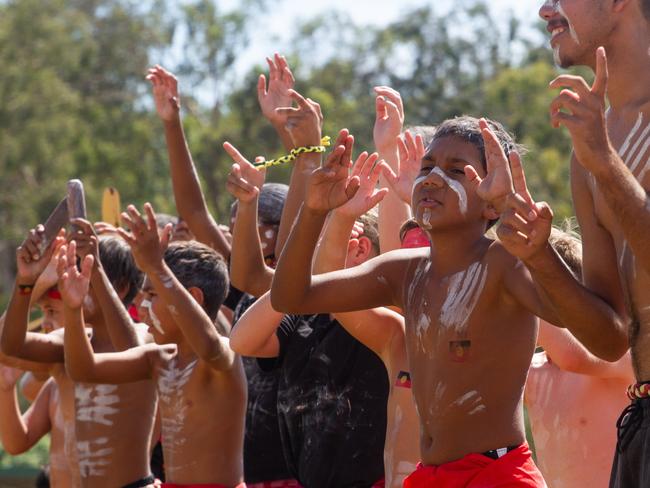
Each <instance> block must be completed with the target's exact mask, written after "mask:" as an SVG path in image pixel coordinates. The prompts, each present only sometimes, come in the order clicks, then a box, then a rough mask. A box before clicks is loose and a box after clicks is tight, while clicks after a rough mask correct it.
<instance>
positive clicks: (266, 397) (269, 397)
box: [231, 288, 292, 483]
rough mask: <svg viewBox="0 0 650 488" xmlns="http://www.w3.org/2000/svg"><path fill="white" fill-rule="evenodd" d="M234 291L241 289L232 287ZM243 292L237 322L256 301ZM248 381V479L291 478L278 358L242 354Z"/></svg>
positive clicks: (245, 442) (245, 454) (245, 471)
mask: <svg viewBox="0 0 650 488" xmlns="http://www.w3.org/2000/svg"><path fill="white" fill-rule="evenodd" d="M232 290H235V291H231V294H233V293H234V294H235V295H236V294H237V292H239V290H237V289H236V288H232ZM239 294H241V295H240V296H241V299H240V300H239V303H238V304H237V306H236V308H235V314H234V318H233V323H234V324H236V323H237V320H239V318H240V317H241V316H242V315H243V314H244V312H245V311H246V310H247V309H248V307H250V306H251V305H252V304H253V303H254V302H255V297H253V296H251V295H248V294H243V293H241V292H239ZM242 362H243V363H244V369H245V371H246V381H247V383H248V406H247V408H246V432H245V436H244V479H245V481H246V483H261V482H264V481H275V480H286V479H291V478H292V476H291V475H290V474H289V469H288V468H287V463H286V462H285V460H284V452H283V450H282V440H281V439H280V429H279V427H278V410H277V397H278V379H279V370H278V369H277V367H275V366H276V360H275V359H270V360H269V359H259V360H258V359H256V358H249V357H242Z"/></svg>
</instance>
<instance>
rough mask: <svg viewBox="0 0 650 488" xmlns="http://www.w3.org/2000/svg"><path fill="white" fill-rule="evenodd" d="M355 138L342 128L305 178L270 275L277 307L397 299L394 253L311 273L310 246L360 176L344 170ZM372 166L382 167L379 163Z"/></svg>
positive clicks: (351, 306) (347, 305)
mask: <svg viewBox="0 0 650 488" xmlns="http://www.w3.org/2000/svg"><path fill="white" fill-rule="evenodd" d="M353 140H354V139H353V138H352V137H351V136H349V135H348V133H347V131H342V132H341V135H340V137H339V141H338V142H337V145H336V147H335V148H334V150H333V151H332V153H331V154H330V155H329V156H328V158H327V161H326V163H325V164H324V166H323V167H322V168H319V169H318V170H316V171H314V172H313V174H312V176H311V178H310V180H309V188H308V190H307V192H306V197H305V203H304V204H303V207H302V209H301V211H300V214H299V216H298V221H297V223H296V225H295V226H294V228H293V230H292V232H291V235H290V238H289V241H288V243H287V247H286V249H285V250H284V252H283V253H282V255H281V257H280V261H279V262H278V266H277V268H276V272H275V276H274V279H273V286H272V288H271V298H272V301H273V307H274V308H275V309H276V310H279V311H282V312H285V313H322V312H330V313H334V312H347V311H352V310H363V309H367V308H373V307H377V306H381V305H393V304H398V305H399V304H400V303H401V293H400V290H401V285H402V284H401V283H400V282H399V278H398V277H401V276H402V274H401V273H402V272H403V269H404V264H405V263H404V262H401V263H400V262H399V259H391V258H394V257H395V256H389V257H387V258H386V257H384V256H381V257H380V258H377V259H375V260H371V261H368V262H366V263H364V264H362V265H360V266H355V267H354V268H352V269H349V270H342V271H336V272H333V273H327V274H324V275H319V276H315V277H312V275H311V263H312V258H313V254H314V248H315V246H316V242H317V240H318V237H319V235H320V232H321V230H322V227H323V224H324V222H325V218H326V216H327V213H328V212H329V211H330V210H332V209H335V208H338V207H340V206H342V205H343V204H345V203H346V202H347V201H349V200H350V199H351V198H352V197H353V196H354V195H355V193H356V192H357V190H358V189H359V185H360V183H359V176H353V177H350V176H349V175H348V169H349V167H350V166H351V162H350V155H351V152H352V145H353ZM339 142H342V144H339ZM373 171H376V172H379V171H381V164H378V165H377V166H376V167H375V168H374V169H373ZM384 193H385V190H380V191H378V192H376V193H375V194H374V195H373V196H372V197H370V202H369V207H373V206H374V205H375V204H376V203H377V202H378V201H379V200H380V199H381V198H382V196H383V194H384ZM406 254H408V253H405V254H404V255H406ZM406 261H408V259H407V260H406ZM400 265H402V271H400V268H399V266H400ZM393 280H394V282H393Z"/></svg>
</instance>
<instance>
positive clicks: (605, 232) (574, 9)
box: [500, 0, 650, 486]
mask: <svg viewBox="0 0 650 488" xmlns="http://www.w3.org/2000/svg"><path fill="white" fill-rule="evenodd" d="M540 16H541V17H542V18H543V19H544V20H545V21H546V22H547V24H548V31H549V32H550V33H551V35H552V37H551V46H552V47H553V51H554V53H555V59H556V62H557V63H558V64H559V65H560V66H562V67H569V66H576V65H585V66H589V67H590V68H591V69H592V70H594V71H595V73H596V76H595V81H594V84H593V85H592V86H589V85H588V84H587V83H586V82H585V81H584V80H583V79H582V78H580V77H574V76H568V75H564V76H560V77H559V78H557V79H556V80H554V81H553V82H551V88H554V89H562V88H563V90H562V91H561V92H560V94H559V95H558V97H557V98H556V99H555V100H554V101H553V103H552V105H551V121H552V123H553V125H554V126H555V127H559V126H564V127H566V128H567V129H568V131H569V133H570V134H571V138H572V140H573V149H574V154H573V158H572V162H571V186H572V194H573V201H574V205H575V209H576V215H577V217H578V223H579V224H580V228H581V231H582V236H583V243H584V246H583V271H584V273H583V280H582V281H583V283H584V286H583V285H582V284H581V283H579V282H577V281H576V280H575V279H573V278H572V276H571V275H570V273H568V272H567V270H566V267H565V266H564V265H563V264H562V263H560V262H559V261H558V259H557V257H556V256H555V254H554V253H553V252H552V250H551V247H550V246H549V245H548V242H547V239H548V235H549V232H550V219H549V215H548V212H546V215H541V214H540V215H539V217H541V218H539V217H538V218H534V215H533V218H527V217H526V215H525V212H524V214H523V215H522V214H521V213H520V214H519V215H517V214H516V212H515V211H514V209H511V210H510V211H508V212H507V214H504V220H503V223H504V226H503V227H504V228H503V231H500V236H501V239H502V241H503V242H504V245H505V246H507V247H508V248H509V250H510V251H511V252H513V253H514V254H515V255H517V256H518V257H520V259H522V260H523V261H524V262H525V263H526V266H527V267H528V269H529V270H530V272H531V274H532V275H533V278H534V279H535V281H536V282H537V284H538V286H540V287H541V288H542V289H543V290H544V292H545V294H546V295H547V297H548V299H549V300H550V301H551V302H552V304H553V307H554V309H555V310H556V313H557V315H558V317H559V319H561V321H562V322H563V323H564V324H565V325H566V326H567V327H568V328H569V329H570V330H571V332H572V333H573V335H574V336H575V337H576V338H577V339H578V340H579V341H580V342H582V343H583V344H584V345H585V346H586V347H587V348H588V349H589V350H590V351H591V352H592V353H594V354H595V355H597V356H599V357H601V358H603V359H606V360H609V361H615V360H618V359H619V358H620V357H621V356H623V354H625V352H626V351H627V349H628V347H629V348H630V349H631V354H632V362H633V366H634V371H635V377H636V381H637V382H638V384H637V385H636V386H635V387H634V388H631V389H630V395H631V397H633V398H634V400H633V402H632V405H630V407H628V409H626V410H625V411H624V412H623V414H622V415H621V419H620V422H619V424H620V426H621V428H620V430H619V443H618V449H617V457H616V459H615V461H614V466H613V470H612V478H611V486H650V470H648V469H646V465H647V459H648V453H649V452H650V430H648V428H647V426H648V425H650V424H649V423H648V422H650V400H648V399H647V397H648V389H647V386H644V384H645V383H646V382H648V381H650V354H648V352H647V351H648V350H649V345H650V333H649V332H650V330H649V327H650V307H649V305H650V291H649V290H650V247H649V246H648V242H650V234H649V232H650V231H649V229H650V209H649V207H648V205H647V199H648V197H647V189H648V188H649V185H650V175H648V171H647V170H648V169H649V168H650V166H648V162H649V159H650V158H649V156H650V153H648V149H649V148H650V144H649V141H650V138H649V133H650V126H649V125H648V118H649V117H650V88H648V87H650V63H648V48H649V46H650V2H648V1H647V0H622V1H616V2H612V1H599V2H590V1H583V0H576V1H569V0H548V1H546V2H545V3H544V4H543V5H542V7H541V9H540ZM603 47H604V49H603ZM606 97H607V98H608V99H609V104H610V108H609V110H607V111H606V109H605V107H606V103H605V102H606ZM533 233H534V234H533ZM617 278H620V279H617ZM591 298H596V299H597V300H598V302H597V307H598V309H600V310H601V311H603V312H606V313H609V314H610V316H611V320H609V321H608V322H609V324H608V325H606V326H605V327H600V326H597V325H596V324H592V325H591V326H585V327H578V328H576V326H575V325H576V322H579V321H581V320H582V315H583V312H584V311H585V310H586V308H585V306H584V303H583V299H591ZM626 315H627V317H629V319H630V320H629V325H628V323H627V320H626Z"/></svg>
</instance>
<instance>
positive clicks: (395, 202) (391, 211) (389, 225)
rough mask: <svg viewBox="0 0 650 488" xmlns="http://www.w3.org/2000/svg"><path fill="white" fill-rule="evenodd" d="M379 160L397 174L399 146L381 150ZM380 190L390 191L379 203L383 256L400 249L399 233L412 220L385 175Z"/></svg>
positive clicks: (380, 247)
mask: <svg viewBox="0 0 650 488" xmlns="http://www.w3.org/2000/svg"><path fill="white" fill-rule="evenodd" d="M379 159H380V160H382V159H383V160H384V161H385V162H386V164H388V166H389V167H390V168H391V169H392V170H393V171H395V172H397V168H398V161H399V154H398V150H397V144H395V146H394V147H390V148H384V149H382V150H380V151H379ZM379 188H388V190H389V191H388V194H387V195H386V196H385V197H384V199H383V200H382V201H381V202H379V218H378V226H379V249H380V251H381V253H382V254H383V253H385V252H388V251H393V250H394V249H400V247H401V242H400V240H399V231H400V228H401V227H402V224H404V222H406V221H407V220H408V219H410V218H411V210H410V208H409V206H408V205H407V204H406V203H405V202H403V201H402V199H401V198H400V197H399V195H398V194H397V193H396V192H395V191H394V190H393V189H392V188H391V187H390V185H389V184H388V182H387V181H386V178H385V177H384V176H383V175H382V176H381V177H380V178H379Z"/></svg>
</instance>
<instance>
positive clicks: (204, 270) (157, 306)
mask: <svg viewBox="0 0 650 488" xmlns="http://www.w3.org/2000/svg"><path fill="white" fill-rule="evenodd" d="M145 209H146V220H145V219H144V218H143V216H142V215H141V214H140V213H139V212H138V211H137V210H136V209H135V207H133V206H129V207H128V213H124V214H122V219H123V222H124V223H125V225H127V226H128V227H129V228H130V229H131V231H132V232H131V233H129V232H126V231H124V230H123V229H120V231H119V232H120V234H121V235H122V237H123V238H124V239H125V240H126V241H127V242H128V244H129V246H130V247H131V249H132V251H133V256H134V258H135V261H136V263H137V265H138V267H139V268H140V269H142V270H143V271H144V272H145V273H146V275H147V277H146V280H145V284H144V301H145V307H146V311H145V315H148V317H145V318H146V320H147V321H148V322H149V324H150V325H151V326H152V328H150V332H151V333H152V335H153V337H154V339H155V341H156V342H157V343H158V344H159V345H158V344H156V345H152V344H149V345H145V346H140V347H135V348H131V349H129V350H126V351H122V352H116V353H106V354H94V353H93V350H92V348H91V347H90V344H89V342H88V339H87V338H86V336H85V335H84V333H83V323H84V318H83V315H82V314H81V313H80V310H79V305H78V304H79V303H81V302H82V301H83V296H84V294H85V292H86V290H87V283H86V280H87V278H86V267H87V263H85V262H84V263H83V264H82V272H81V273H79V272H78V271H77V270H76V267H75V265H74V262H73V263H72V264H70V263H71V257H70V254H71V253H72V252H73V251H71V250H70V249H68V250H67V254H65V255H63V252H62V253H61V255H60V260H61V262H62V264H61V265H60V266H59V276H60V288H61V290H62V294H63V295H64V296H67V297H68V299H67V302H68V306H67V309H66V310H67V311H68V313H69V320H67V322H68V323H69V325H68V330H67V331H66V347H67V345H68V342H69V343H70V348H69V351H70V354H67V351H66V366H67V369H68V371H69V373H70V375H71V376H72V377H73V378H77V379H82V380H84V381H87V382H93V383H94V382H97V383H99V382H110V381H112V382H115V383H128V382H132V381H137V380H142V379H152V380H154V382H155V384H156V385H157V390H158V398H159V412H160V417H161V425H162V445H163V452H164V458H165V476H166V483H165V484H163V486H170V487H177V486H185V485H189V486H195V485H197V484H200V485H201V486H206V487H228V488H233V487H235V486H240V485H241V484H242V481H243V463H242V444H243V434H244V415H245V409H246V407H245V406H246V380H245V376H244V370H243V367H242V364H241V360H240V358H239V357H238V356H237V355H236V354H235V353H234V352H233V351H232V349H231V348H230V346H229V341H228V338H227V334H228V332H229V331H227V330H223V328H222V327H221V326H220V325H219V324H218V323H217V324H215V319H216V317H217V314H218V311H219V307H221V304H222V303H223V300H224V298H225V296H226V293H227V290H228V273H227V268H226V264H225V262H224V260H223V259H222V258H221V256H220V255H219V254H218V253H217V252H216V251H214V250H213V249H211V248H209V247H208V246H205V245H203V244H200V243H198V242H195V241H189V242H173V243H169V239H170V236H171V230H172V229H171V225H168V226H167V227H166V228H165V230H164V232H163V234H162V237H161V236H159V234H158V231H157V229H156V221H155V215H154V213H153V209H152V208H151V205H149V204H147V205H145ZM70 246H71V247H72V246H74V242H73V243H71V244H70ZM147 312H148V313H147ZM224 419H227V420H224ZM215 432H216V434H215Z"/></svg>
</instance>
